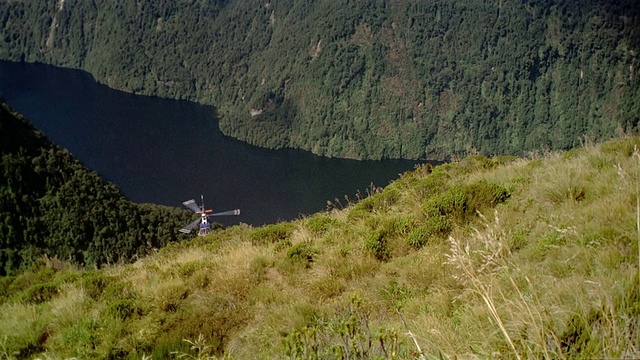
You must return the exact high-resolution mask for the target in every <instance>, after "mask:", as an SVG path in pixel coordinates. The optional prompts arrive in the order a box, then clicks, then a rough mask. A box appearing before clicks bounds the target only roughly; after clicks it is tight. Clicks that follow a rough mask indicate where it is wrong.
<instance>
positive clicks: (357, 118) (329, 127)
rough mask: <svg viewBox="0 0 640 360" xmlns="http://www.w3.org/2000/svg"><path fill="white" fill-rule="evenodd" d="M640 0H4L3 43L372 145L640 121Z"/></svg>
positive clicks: (596, 129)
mask: <svg viewBox="0 0 640 360" xmlns="http://www.w3.org/2000/svg"><path fill="white" fill-rule="evenodd" d="M638 24H640V7H639V6H638V5H637V0H621V1H602V0H582V1H580V2H576V1H569V0H560V1H539V0H522V1H515V0H512V1H477V0H438V1H422V0H394V1H386V0H369V1H364V0H363V1H348V0H341V1H336V0H317V1H305V0H274V1H247V0H225V1H222V0H206V1H204V0H203V1H175V0H145V1H139V0H94V1H85V0H65V1H7V0H0V39H2V46H0V58H2V59H9V60H13V61H29V62H45V63H51V64H55V65H60V66H66V67H73V68H81V69H84V70H86V71H88V72H90V73H91V74H93V75H94V77H95V78H96V79H97V80H98V81H100V82H102V83H105V84H108V85H109V86H111V87H114V88H117V89H122V90H126V91H131V92H135V93H142V94H151V95H158V96H165V97H172V98H180V99H190V100H195V101H198V102H202V103H207V104H211V105H214V106H216V107H217V110H218V114H220V122H219V124H220V128H221V130H222V131H223V132H224V133H225V134H227V135H231V136H233V137H236V138H238V139H241V140H243V141H246V142H249V143H251V144H255V145H259V146H263V147H269V148H282V147H293V148H300V149H304V150H308V151H312V152H314V153H316V154H320V155H325V156H333V157H348V158H361V159H380V158H407V159H416V158H430V159H435V158H438V159H443V158H447V157H449V156H450V155H452V154H458V155H459V154H465V153H467V152H468V151H470V150H472V149H475V150H478V151H480V152H481V153H483V154H520V155H522V154H525V153H526V152H527V151H529V150H534V149H540V148H545V147H546V148H549V149H569V148H572V147H575V146H579V138H580V137H581V136H583V135H585V134H586V135H588V136H590V137H591V138H592V139H594V140H597V141H601V140H603V139H610V138H612V137H613V136H616V135H618V134H619V133H629V132H631V131H634V130H637V127H638V116H639V115H640V98H639V97H638V94H639V93H640V70H639V69H640V57H639V56H638V54H640V42H639V40H638V39H640V26H638Z"/></svg>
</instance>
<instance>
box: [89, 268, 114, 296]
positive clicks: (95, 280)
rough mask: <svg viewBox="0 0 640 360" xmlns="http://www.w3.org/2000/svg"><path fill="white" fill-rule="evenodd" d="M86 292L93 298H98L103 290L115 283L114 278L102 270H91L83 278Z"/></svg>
mask: <svg viewBox="0 0 640 360" xmlns="http://www.w3.org/2000/svg"><path fill="white" fill-rule="evenodd" d="M81 283H82V286H83V287H84V292H85V294H87V296H89V297H90V298H92V299H93V300H98V299H99V298H100V296H101V295H102V293H103V291H104V290H105V289H106V288H107V286H109V285H110V284H111V283H113V278H111V277H109V276H106V275H104V274H103V273H102V272H100V271H95V270H93V271H90V272H88V273H87V274H86V275H85V276H84V278H83V279H82V280H81Z"/></svg>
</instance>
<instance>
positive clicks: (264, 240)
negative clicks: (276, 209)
mask: <svg viewBox="0 0 640 360" xmlns="http://www.w3.org/2000/svg"><path fill="white" fill-rule="evenodd" d="M293 230H295V225H293V224H292V223H286V222H282V223H278V224H271V225H266V226H263V227H260V228H257V229H255V230H254V231H253V232H252V233H251V234H250V238H251V242H252V243H253V244H255V245H261V244H275V243H277V242H279V241H283V240H288V239H289V238H290V237H291V234H293Z"/></svg>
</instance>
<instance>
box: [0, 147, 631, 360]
mask: <svg viewBox="0 0 640 360" xmlns="http://www.w3.org/2000/svg"><path fill="white" fill-rule="evenodd" d="M638 145H640V139H639V138H624V139H620V140H617V141H613V142H607V143H603V144H600V145H592V144H587V145H585V146H584V147H581V148H576V149H574V150H571V151H568V152H565V153H546V154H531V155H530V156H528V157H527V158H522V159H518V158H512V157H496V158H493V159H488V158H485V157H481V156H470V157H467V158H465V159H464V160H462V161H460V162H455V163H451V164H446V165H442V166H438V167H435V168H431V167H430V166H424V167H420V168H417V169H416V170H415V171H413V172H410V173H406V174H403V175H402V176H401V177H400V178H399V179H397V180H396V181H395V182H393V183H391V184H390V185H389V186H388V187H387V188H385V189H375V188H373V189H370V192H369V194H368V195H369V196H367V197H365V198H363V199H353V200H348V199H344V200H336V201H334V202H332V203H331V206H330V209H328V211H327V212H324V213H319V214H315V215H313V216H311V217H308V218H304V219H300V220H297V221H293V222H290V223H279V224H273V225H268V226H265V227H261V228H251V227H247V226H236V227H232V228H228V229H225V230H221V231H218V232H215V233H213V234H211V235H210V236H208V237H204V238H197V239H194V240H192V241H189V242H182V243H172V244H170V245H169V246H167V247H165V248H164V249H162V250H161V251H160V252H159V253H157V254H154V255H151V256H148V257H145V258H141V259H139V260H138V261H136V262H135V263H134V264H131V265H115V266H109V267H106V268H104V269H102V270H99V271H85V270H81V269H77V268H74V267H72V266H68V267H66V268H64V269H60V268H59V267H58V268H56V269H53V268H52V267H51V266H48V265H49V264H46V263H43V264H42V265H41V266H40V267H39V268H37V269H34V270H32V271H29V272H26V273H24V274H21V275H19V276H12V277H5V278H2V283H1V287H0V354H2V355H4V356H7V357H9V358H13V357H16V358H29V357H36V356H39V357H43V356H46V357H49V358H63V357H77V358H95V359H100V358H140V359H150V358H153V359H162V358H179V357H188V358H200V359H202V358H214V357H224V358H234V359H247V358H345V359H347V358H348V359H353V358H374V357H377V358H420V353H419V350H418V349H420V351H422V352H423V354H424V357H425V358H455V357H464V358H467V357H470V358H475V357H479V358H489V357H491V358H541V357H552V358H575V357H584V358H596V357H597V358H624V357H626V358H630V357H638V356H640V324H639V323H638V319H640V286H639V278H638V271H639V270H638V266H639V262H640V254H639V249H638V243H639V231H638V228H637V226H638V224H639V223H638V220H637V218H636V216H637V207H638V199H639V196H638V194H639V189H640V153H639V152H638V149H637V146H638Z"/></svg>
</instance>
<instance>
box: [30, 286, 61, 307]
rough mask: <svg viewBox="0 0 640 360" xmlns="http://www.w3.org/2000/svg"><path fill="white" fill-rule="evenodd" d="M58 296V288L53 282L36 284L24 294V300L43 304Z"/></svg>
mask: <svg viewBox="0 0 640 360" xmlns="http://www.w3.org/2000/svg"><path fill="white" fill-rule="evenodd" d="M57 294H58V286H57V285H56V284H54V283H52V282H47V283H43V284H35V285H33V286H31V287H29V288H28V289H27V290H25V292H24V293H23V300H24V301H25V302H29V303H33V304H41V303H43V302H45V301H49V300H51V298H53V297H54V296H56V295H57Z"/></svg>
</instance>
